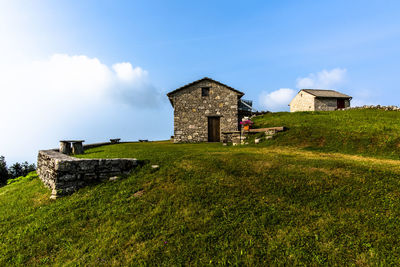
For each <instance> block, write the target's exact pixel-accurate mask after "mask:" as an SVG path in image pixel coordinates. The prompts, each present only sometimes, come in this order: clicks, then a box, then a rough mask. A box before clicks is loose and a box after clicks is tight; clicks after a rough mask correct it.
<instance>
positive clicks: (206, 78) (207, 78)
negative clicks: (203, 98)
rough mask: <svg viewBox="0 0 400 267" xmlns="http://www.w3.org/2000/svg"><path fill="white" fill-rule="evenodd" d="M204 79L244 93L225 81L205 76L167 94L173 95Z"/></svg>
mask: <svg viewBox="0 0 400 267" xmlns="http://www.w3.org/2000/svg"><path fill="white" fill-rule="evenodd" d="M204 80H210V81H212V82H215V83H217V84H219V85H223V86H225V87H227V88H228V89H230V90H232V91H234V92H237V93H239V94H241V95H244V93H243V92H241V91H239V90H237V89H235V88H233V87H230V86H229V85H226V84H224V83H222V82H219V81H217V80H214V79H211V78H209V77H203V78H201V79H199V80H196V81H193V82H191V83H188V84H185V85H183V86H181V87H179V88H177V89H175V90H173V91H171V92H169V93H167V96H171V95H172V94H174V93H176V92H178V91H180V90H182V89H185V88H186V87H188V86H191V85H194V84H196V83H199V82H201V81H204Z"/></svg>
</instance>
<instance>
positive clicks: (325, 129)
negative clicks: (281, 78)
mask: <svg viewBox="0 0 400 267" xmlns="http://www.w3.org/2000/svg"><path fill="white" fill-rule="evenodd" d="M254 122H255V126H256V127H258V128H263V127H272V126H286V127H288V128H289V129H290V130H289V131H286V132H284V133H280V136H279V138H277V139H276V140H274V141H272V142H269V145H278V146H282V145H286V146H293V147H298V148H305V149H310V150H317V151H325V152H340V153H346V154H360V155H370V156H375V157H389V158H394V159H400V112H397V111H384V110H376V109H362V110H346V111H334V112H326V111H322V112H321V111H320V112H296V113H288V112H279V113H270V114H266V115H264V116H259V117H256V118H255V119H254Z"/></svg>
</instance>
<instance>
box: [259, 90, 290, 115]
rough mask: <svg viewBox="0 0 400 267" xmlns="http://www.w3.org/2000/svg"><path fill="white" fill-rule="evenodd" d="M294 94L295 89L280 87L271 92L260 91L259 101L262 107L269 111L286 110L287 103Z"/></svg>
mask: <svg viewBox="0 0 400 267" xmlns="http://www.w3.org/2000/svg"><path fill="white" fill-rule="evenodd" d="M295 95H296V91H295V90H293V89H290V88H281V89H278V90H276V91H273V92H271V93H267V92H262V93H261V95H260V97H259V101H260V105H261V106H262V108H266V109H267V110H270V111H282V110H287V108H288V104H289V103H290V101H291V100H292V98H293V97H294V96H295Z"/></svg>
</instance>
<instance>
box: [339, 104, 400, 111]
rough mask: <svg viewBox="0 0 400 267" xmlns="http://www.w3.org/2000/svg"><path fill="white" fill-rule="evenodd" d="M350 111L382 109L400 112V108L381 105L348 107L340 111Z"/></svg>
mask: <svg viewBox="0 0 400 267" xmlns="http://www.w3.org/2000/svg"><path fill="white" fill-rule="evenodd" d="M349 109H381V110H386V111H400V107H398V106H381V105H364V106H358V107H346V108H341V109H339V110H349Z"/></svg>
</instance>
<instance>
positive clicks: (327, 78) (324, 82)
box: [296, 68, 347, 89]
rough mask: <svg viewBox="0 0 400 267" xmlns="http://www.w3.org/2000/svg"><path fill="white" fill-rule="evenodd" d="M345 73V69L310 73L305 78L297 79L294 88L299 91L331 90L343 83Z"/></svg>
mask: <svg viewBox="0 0 400 267" xmlns="http://www.w3.org/2000/svg"><path fill="white" fill-rule="evenodd" d="M346 72H347V70H346V69H341V68H335V69H332V70H322V71H320V72H317V73H311V74H309V75H308V76H307V77H303V78H298V79H297V83H296V87H297V88H299V89H333V88H334V87H335V86H338V85H340V84H342V83H343V82H344V81H345V78H346Z"/></svg>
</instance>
